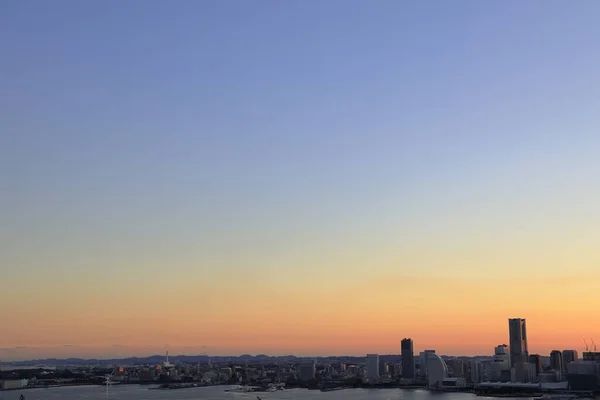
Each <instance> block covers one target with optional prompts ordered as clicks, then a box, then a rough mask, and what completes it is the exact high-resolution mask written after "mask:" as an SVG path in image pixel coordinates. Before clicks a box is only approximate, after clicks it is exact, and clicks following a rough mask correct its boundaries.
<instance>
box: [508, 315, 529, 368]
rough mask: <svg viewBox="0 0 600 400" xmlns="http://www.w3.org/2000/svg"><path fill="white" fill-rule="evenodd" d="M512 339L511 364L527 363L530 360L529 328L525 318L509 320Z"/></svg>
mask: <svg viewBox="0 0 600 400" xmlns="http://www.w3.org/2000/svg"><path fill="white" fill-rule="evenodd" d="M508 331H509V339H510V364H511V366H513V367H514V366H515V364H519V363H526V362H527V361H529V351H528V349H527V328H526V326H525V319H524V318H511V319H509V320H508Z"/></svg>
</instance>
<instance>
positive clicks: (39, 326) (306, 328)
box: [0, 278, 600, 360]
mask: <svg viewBox="0 0 600 400" xmlns="http://www.w3.org/2000/svg"><path fill="white" fill-rule="evenodd" d="M386 282H387V283H386ZM414 282H415V284H414V285H410V286H407V287H405V288H403V289H401V290H394V288H402V287H401V286H397V285H399V282H398V281H397V280H395V279H388V280H378V279H377V280H374V281H373V282H362V283H361V284H354V283H352V284H349V285H340V286H338V288H337V289H333V288H332V289H330V290H328V291H326V292H320V293H318V292H319V290H320V289H319V288H313V289H311V290H306V292H305V293H304V294H302V293H300V290H298V292H296V293H293V292H294V291H293V290H292V287H291V286H290V287H288V288H287V289H283V290H282V292H286V290H289V291H288V294H291V295H289V296H285V295H283V293H280V294H279V295H278V294H277V293H274V292H273V291H272V290H271V291H270V290H268V287H260V285H259V286H258V287H255V288H251V289H248V290H247V291H245V292H234V293H229V294H228V295H227V296H226V297H225V296H222V297H216V298H214V299H213V297H212V296H213V295H214V293H212V292H210V291H208V292H205V293H204V294H202V293H199V294H193V293H186V292H182V293H178V294H177V295H175V294H174V295H173V296H171V297H167V298H165V299H161V301H160V302H155V303H153V302H152V299H153V298H154V296H152V295H143V294H140V297H139V298H137V299H131V300H130V301H121V300H120V301H114V302H109V304H111V306H110V307H109V310H110V311H107V309H106V305H105V304H102V303H101V302H96V301H93V300H94V299H87V300H86V298H82V299H81V301H78V302H74V303H67V302H65V303H63V304H62V305H61V307H62V310H63V311H62V312H61V313H60V314H58V315H55V314H54V313H52V309H53V307H54V305H53V304H39V311H38V312H37V313H36V314H19V313H14V312H13V313H12V314H10V315H8V322H9V323H8V324H6V325H5V328H4V335H3V336H2V339H1V340H2V345H1V346H0V347H2V348H3V351H4V353H5V354H3V355H2V359H4V360H9V359H23V358H43V357H64V356H87V357H92V356H93V357H116V356H120V357H126V356H143V355H149V354H154V353H158V354H162V353H164V351H166V350H169V351H170V353H171V354H173V355H175V354H200V353H208V354H212V355H236V354H244V353H250V354H258V353H264V354H273V355H284V354H297V355H342V354H347V355H361V354H366V353H369V352H376V353H381V354H397V353H399V346H400V340H401V339H402V338H404V337H411V338H412V339H413V340H414V343H415V351H421V350H424V349H435V350H437V351H438V352H439V353H440V354H451V355H477V354H491V353H492V352H493V348H494V346H496V345H498V344H502V343H507V342H508V321H507V320H508V318H511V317H523V318H526V319H527V325H528V335H529V337H528V340H529V346H530V352H531V353H541V354H548V353H549V352H550V351H551V350H552V349H561V350H562V349H571V348H573V349H577V350H579V351H581V350H582V346H583V341H582V338H583V337H593V335H594V333H595V332H600V322H598V321H595V320H593V319H590V318H589V317H590V315H593V313H594V303H593V302H592V301H591V300H592V299H593V298H594V297H593V291H591V289H592V287H588V286H589V285H591V286H593V282H592V283H590V282H587V283H586V282H582V283H581V284H579V285H577V286H575V285H572V286H568V285H567V286H565V285H564V282H565V280H564V279H556V280H553V279H547V280H545V281H544V280H542V281H541V282H540V283H543V284H544V288H545V290H544V291H543V292H540V293H539V296H538V297H537V299H538V300H537V301H532V300H531V299H532V297H531V296H532V291H530V290H528V291H524V292H521V293H516V292H515V293H509V292H505V289H504V287H502V286H497V285H494V284H493V283H492V282H483V281H482V282H480V283H479V284H477V282H474V281H472V280H471V281H461V280H460V279H439V278H427V279H422V280H419V279H415V280H414ZM559 289H561V291H560V292H559V291H558V290H559ZM263 290H265V291H266V292H263ZM278 290H281V289H278ZM553 293H560V298H555V297H554V295H553ZM115 298H120V296H118V295H117V296H116V297H115ZM208 301H213V302H212V307H202V306H201V304H202V303H203V302H206V304H208V303H207V302H208ZM144 304H146V305H147V307H143V305H144ZM3 307H4V308H5V310H4V311H6V305H4V306H3ZM550 310H552V312H549V311H550ZM132 311H133V312H132ZM22 326H28V327H29V328H28V329H27V330H23V329H21V327H22Z"/></svg>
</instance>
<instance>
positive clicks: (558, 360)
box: [550, 350, 563, 372]
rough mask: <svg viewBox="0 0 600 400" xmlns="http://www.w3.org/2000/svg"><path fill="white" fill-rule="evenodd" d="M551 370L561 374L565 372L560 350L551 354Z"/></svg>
mask: <svg viewBox="0 0 600 400" xmlns="http://www.w3.org/2000/svg"><path fill="white" fill-rule="evenodd" d="M550 368H552V369H553V370H555V371H559V372H560V371H562V370H563V358H562V352H561V351H560V350H552V351H551V352H550Z"/></svg>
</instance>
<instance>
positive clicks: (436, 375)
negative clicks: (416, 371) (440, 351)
mask: <svg viewBox="0 0 600 400" xmlns="http://www.w3.org/2000/svg"><path fill="white" fill-rule="evenodd" d="M447 377H448V366H447V365H446V362H445V361H444V360H443V359H442V357H440V356H438V355H437V354H435V353H427V378H428V381H429V382H428V383H429V387H436V386H442V381H443V380H444V379H446V378H447Z"/></svg>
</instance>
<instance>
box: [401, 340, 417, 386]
mask: <svg viewBox="0 0 600 400" xmlns="http://www.w3.org/2000/svg"><path fill="white" fill-rule="evenodd" d="M400 350H401V353H402V378H404V379H415V355H414V351H413V350H414V349H413V341H412V339H409V338H405V339H402V341H401V342H400Z"/></svg>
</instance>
